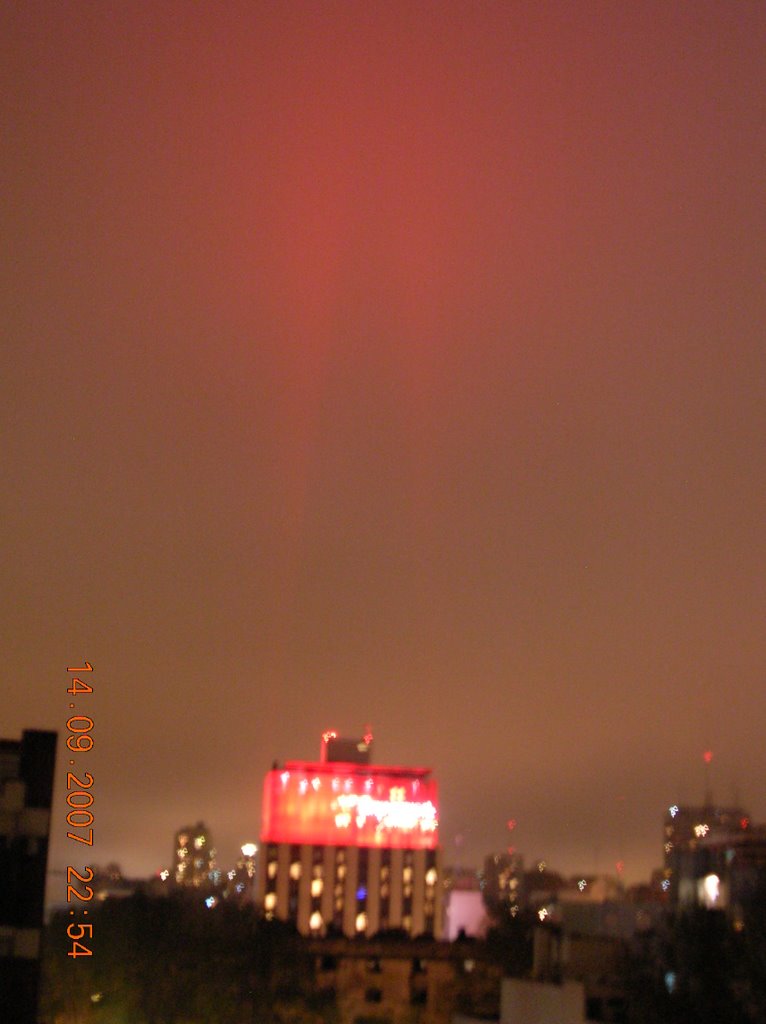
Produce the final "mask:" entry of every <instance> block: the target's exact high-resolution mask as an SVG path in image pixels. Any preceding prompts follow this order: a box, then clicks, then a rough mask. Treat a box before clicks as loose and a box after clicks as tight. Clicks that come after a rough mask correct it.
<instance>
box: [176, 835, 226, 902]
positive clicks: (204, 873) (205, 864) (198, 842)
mask: <svg viewBox="0 0 766 1024" xmlns="http://www.w3.org/2000/svg"><path fill="white" fill-rule="evenodd" d="M173 861H174V867H173V878H174V880H175V882H176V885H183V886H189V887H192V888H195V889H199V888H205V887H206V886H209V885H211V884H215V883H217V882H218V881H219V876H220V872H219V871H218V868H217V867H216V860H215V847H214V846H213V840H212V838H211V836H210V832H209V831H208V829H207V828H206V826H205V825H204V823H203V822H201V821H198V822H197V824H196V825H187V826H186V827H185V828H181V829H179V830H178V832H176V840H175V849H174V851H173Z"/></svg>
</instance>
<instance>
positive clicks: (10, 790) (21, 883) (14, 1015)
mask: <svg viewBox="0 0 766 1024" xmlns="http://www.w3.org/2000/svg"><path fill="white" fill-rule="evenodd" d="M55 766H56V733H55V732H41V731H38V730H36V729H27V730H25V731H24V733H23V734H22V737H21V740H20V741H19V740H0V1020H2V1021H8V1022H11V1021H12V1022H13V1024H35V1022H36V1021H37V1003H38V990H39V982H40V946H41V942H40V939H41V931H42V924H43V910H44V903H45V874H46V869H47V864H48V840H49V835H50V824H51V799H52V796H53V775H54V771H55Z"/></svg>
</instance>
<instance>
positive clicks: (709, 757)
mask: <svg viewBox="0 0 766 1024" xmlns="http://www.w3.org/2000/svg"><path fill="white" fill-rule="evenodd" d="M702 757H703V760H704V761H705V764H710V762H711V761H712V760H713V751H712V750H706V751H705V753H704V754H703V755H702Z"/></svg>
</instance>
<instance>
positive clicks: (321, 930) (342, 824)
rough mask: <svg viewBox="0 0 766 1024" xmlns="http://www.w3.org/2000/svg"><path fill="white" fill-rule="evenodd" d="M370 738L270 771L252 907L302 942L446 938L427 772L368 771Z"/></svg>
mask: <svg viewBox="0 0 766 1024" xmlns="http://www.w3.org/2000/svg"><path fill="white" fill-rule="evenodd" d="M371 744H372V736H371V735H370V734H369V732H368V733H367V735H366V736H365V737H364V738H363V739H362V740H360V741H350V740H344V739H339V738H338V737H337V736H336V734H335V733H333V732H327V733H325V734H324V735H323V737H322V747H321V753H320V759H319V761H288V762H287V763H286V764H285V765H284V766H282V767H278V766H275V767H274V768H272V770H271V771H270V772H268V773H267V775H266V779H265V782H264V789H263V821H262V830H261V845H260V850H259V865H258V871H257V873H256V900H257V902H258V904H259V905H260V906H262V907H263V910H264V913H265V914H266V916H267V917H275V918H278V919H280V920H284V921H293V922H294V923H295V924H296V926H297V928H298V930H299V931H300V932H301V933H302V934H304V935H326V934H328V933H330V934H333V933H335V934H344V935H347V936H349V937H353V936H356V935H366V936H372V935H375V934H377V933H378V932H380V931H386V930H388V929H393V928H397V929H403V930H404V931H405V932H407V933H408V934H409V935H421V934H431V935H433V936H434V937H435V938H441V936H442V899H443V892H442V884H441V877H442V860H441V850H440V848H439V845H438V824H439V823H438V795H437V786H436V780H435V779H434V778H433V777H432V775H431V770H430V769H428V768H406V767H391V766H382V765H373V764H370V763H369V760H370V758H369V754H370V750H371Z"/></svg>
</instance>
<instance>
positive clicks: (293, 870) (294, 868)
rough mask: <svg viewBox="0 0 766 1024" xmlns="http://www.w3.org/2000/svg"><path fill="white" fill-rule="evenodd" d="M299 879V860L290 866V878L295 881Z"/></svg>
mask: <svg viewBox="0 0 766 1024" xmlns="http://www.w3.org/2000/svg"><path fill="white" fill-rule="evenodd" d="M300 877H301V862H300V861H299V860H294V861H293V862H292V864H291V865H290V878H293V879H295V880H296V881H297V880H298V879H299V878H300Z"/></svg>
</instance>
